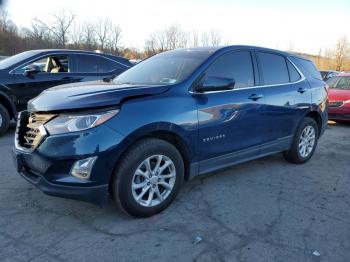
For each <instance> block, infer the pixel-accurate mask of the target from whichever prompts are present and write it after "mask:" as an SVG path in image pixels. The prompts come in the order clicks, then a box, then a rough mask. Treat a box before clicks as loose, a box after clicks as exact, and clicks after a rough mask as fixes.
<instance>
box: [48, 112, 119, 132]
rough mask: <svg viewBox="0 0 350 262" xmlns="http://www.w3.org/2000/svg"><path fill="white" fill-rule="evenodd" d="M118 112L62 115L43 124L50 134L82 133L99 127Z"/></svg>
mask: <svg viewBox="0 0 350 262" xmlns="http://www.w3.org/2000/svg"><path fill="white" fill-rule="evenodd" d="M118 112H119V110H113V111H107V112H101V113H94V114H84V115H83V114H69V115H68V114H62V115H59V116H57V117H55V118H54V119H52V120H51V121H49V122H48V123H46V124H45V128H46V129H47V131H48V132H49V133H50V134H52V135H56V134H63V133H69V132H75V131H82V130H86V129H89V128H93V127H95V126H98V125H101V124H102V123H104V122H106V121H108V120H109V119H111V118H112V117H114V116H115V115H116V114H117V113H118Z"/></svg>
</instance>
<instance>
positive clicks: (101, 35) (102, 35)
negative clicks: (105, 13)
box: [95, 18, 112, 50]
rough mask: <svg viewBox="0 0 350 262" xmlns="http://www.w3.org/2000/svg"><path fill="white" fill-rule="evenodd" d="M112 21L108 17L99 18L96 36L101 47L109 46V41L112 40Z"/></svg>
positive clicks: (102, 48)
mask: <svg viewBox="0 0 350 262" xmlns="http://www.w3.org/2000/svg"><path fill="white" fill-rule="evenodd" d="M111 29H112V22H111V20H109V19H108V18H105V19H99V20H98V21H97V24H96V29H95V33H96V37H97V40H98V44H99V48H100V49H101V50H104V49H105V47H106V46H108V42H110V41H111V39H110V38H109V37H110V35H111Z"/></svg>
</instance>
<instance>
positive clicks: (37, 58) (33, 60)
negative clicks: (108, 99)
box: [9, 52, 130, 75]
mask: <svg viewBox="0 0 350 262" xmlns="http://www.w3.org/2000/svg"><path fill="white" fill-rule="evenodd" d="M51 55H66V56H69V55H92V56H97V57H103V58H104V59H107V60H110V61H112V62H115V63H117V64H120V65H123V66H125V67H127V68H130V66H128V65H125V64H123V63H120V62H118V61H115V60H113V59H111V58H109V57H104V56H101V55H97V54H86V53H82V52H77V53H50V54H46V55H41V56H38V57H36V58H34V59H31V60H29V61H27V62H25V63H23V64H21V65H19V66H17V67H15V68H14V69H12V70H11V71H10V72H9V74H10V75H22V74H23V73H14V72H13V71H16V70H17V69H18V68H20V67H22V66H25V65H27V64H29V63H32V62H35V61H37V60H39V59H42V58H44V57H48V56H51ZM111 72H113V71H108V72H104V73H102V74H105V73H111ZM43 73H48V72H43ZM60 73H61V74H62V73H70V74H91V72H60ZM100 74H101V73H100Z"/></svg>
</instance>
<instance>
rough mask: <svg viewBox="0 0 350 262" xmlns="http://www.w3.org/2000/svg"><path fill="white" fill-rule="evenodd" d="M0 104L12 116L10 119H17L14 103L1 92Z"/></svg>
mask: <svg viewBox="0 0 350 262" xmlns="http://www.w3.org/2000/svg"><path fill="white" fill-rule="evenodd" d="M0 104H2V105H3V106H4V107H5V108H6V109H7V112H8V113H9V114H10V119H16V118H17V110H16V107H15V105H14V103H13V102H12V101H11V99H10V98H9V97H8V95H7V94H6V93H4V92H2V91H0Z"/></svg>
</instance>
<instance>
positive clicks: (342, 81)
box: [327, 76, 350, 90]
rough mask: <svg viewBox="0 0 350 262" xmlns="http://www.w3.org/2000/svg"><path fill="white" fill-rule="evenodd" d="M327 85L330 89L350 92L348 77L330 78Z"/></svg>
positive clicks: (349, 78) (349, 77)
mask: <svg viewBox="0 0 350 262" xmlns="http://www.w3.org/2000/svg"><path fill="white" fill-rule="evenodd" d="M327 84H328V85H329V87H330V88H335V89H344V90H350V76H337V77H332V78H331V79H329V80H328V81H327Z"/></svg>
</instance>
